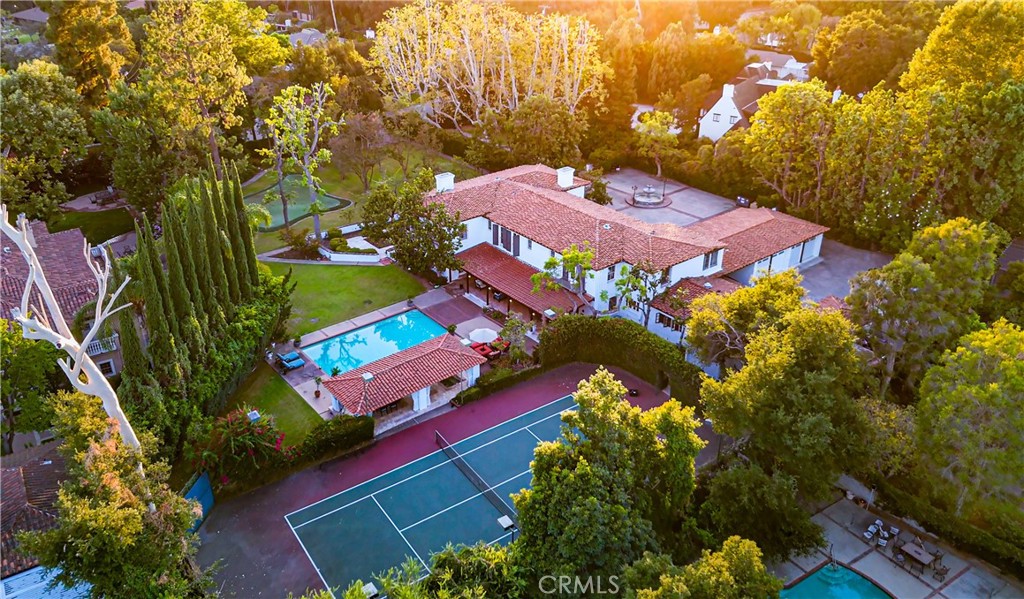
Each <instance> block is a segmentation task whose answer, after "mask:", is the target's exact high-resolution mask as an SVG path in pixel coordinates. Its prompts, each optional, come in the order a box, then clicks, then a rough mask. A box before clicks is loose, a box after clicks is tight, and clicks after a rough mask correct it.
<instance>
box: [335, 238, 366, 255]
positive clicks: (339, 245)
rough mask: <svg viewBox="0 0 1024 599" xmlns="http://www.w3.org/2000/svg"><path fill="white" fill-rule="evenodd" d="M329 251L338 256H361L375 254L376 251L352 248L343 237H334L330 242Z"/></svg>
mask: <svg viewBox="0 0 1024 599" xmlns="http://www.w3.org/2000/svg"><path fill="white" fill-rule="evenodd" d="M330 246H331V251H332V252H337V253H340V254H361V255H370V254H374V255H376V254H377V250H375V249H373V248H354V247H352V246H350V245H349V244H348V240H347V239H345V238H344V237H334V238H331V241H330Z"/></svg>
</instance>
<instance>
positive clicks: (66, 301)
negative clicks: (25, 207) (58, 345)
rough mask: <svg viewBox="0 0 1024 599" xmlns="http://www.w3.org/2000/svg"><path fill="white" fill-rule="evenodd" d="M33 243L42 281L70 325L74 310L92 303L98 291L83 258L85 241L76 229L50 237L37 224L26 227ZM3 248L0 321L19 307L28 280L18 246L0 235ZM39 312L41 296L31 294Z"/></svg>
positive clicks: (44, 225) (53, 234) (33, 223)
mask: <svg viewBox="0 0 1024 599" xmlns="http://www.w3.org/2000/svg"><path fill="white" fill-rule="evenodd" d="M29 226H30V227H31V228H32V234H33V235H34V236H35V240H36V248H35V249H36V255H37V256H38V257H39V263H40V264H41V265H42V266H43V272H44V273H45V274H46V280H47V281H48V282H49V283H50V288H51V289H52V290H53V295H54V298H55V299H56V300H57V305H58V306H59V307H60V310H61V312H63V314H64V318H65V319H67V321H68V322H69V323H70V322H71V321H72V320H73V319H74V317H75V314H76V313H78V310H80V309H81V308H82V306H84V305H85V304H87V303H89V302H91V301H93V300H94V299H96V293H97V291H98V287H97V285H96V278H95V276H94V275H93V274H92V271H91V270H89V263H88V262H87V261H86V257H85V254H84V249H85V237H84V236H83V235H82V232H81V231H79V230H78V229H69V230H67V231H61V232H59V233H50V232H49V231H48V230H47V228H46V224H45V223H43V222H40V221H32V222H31V223H29ZM0 243H2V245H3V248H4V249H6V248H10V252H9V253H8V252H6V251H4V252H3V254H2V255H0V274H2V276H0V279H2V280H0V308H2V311H3V313H2V314H0V317H3V318H8V319H9V318H10V317H11V310H12V309H13V308H18V307H20V306H21V295H22V292H24V290H25V281H26V280H27V279H28V264H27V263H26V262H25V259H24V257H23V256H22V255H21V251H20V250H18V246H16V245H14V242H12V241H11V240H10V239H7V237H6V236H5V235H2V234H0ZM31 305H33V306H37V307H39V308H43V300H42V296H40V295H39V292H38V290H34V291H33V293H32V304H31Z"/></svg>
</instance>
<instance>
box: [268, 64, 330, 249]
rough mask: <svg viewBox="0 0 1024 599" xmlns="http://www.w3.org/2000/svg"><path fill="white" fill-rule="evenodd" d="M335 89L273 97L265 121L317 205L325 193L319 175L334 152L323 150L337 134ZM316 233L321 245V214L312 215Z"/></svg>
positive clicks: (296, 89) (320, 86)
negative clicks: (332, 109)
mask: <svg viewBox="0 0 1024 599" xmlns="http://www.w3.org/2000/svg"><path fill="white" fill-rule="evenodd" d="M333 96H334V90H333V89H331V86H330V85H328V84H326V83H316V84H314V85H313V87H312V88H310V89H306V88H304V87H301V86H298V85H293V86H291V87H289V88H287V89H285V90H284V91H282V92H281V93H280V94H278V95H277V97H275V98H274V105H273V106H272V107H271V108H270V114H269V115H268V116H267V118H266V119H265V121H266V123H267V126H269V127H270V128H271V129H272V130H273V132H274V144H275V145H277V146H279V147H280V152H281V155H282V156H283V157H284V161H285V166H286V168H291V169H296V170H300V171H301V172H302V185H303V187H305V188H306V190H307V192H308V193H309V203H310V204H315V203H316V202H317V197H318V196H319V194H320V193H321V192H322V191H323V188H322V186H321V184H320V178H319V177H318V176H317V175H316V172H317V169H318V168H319V167H320V165H321V164H324V163H325V162H328V161H330V159H331V151H330V150H329V149H327V148H326V147H324V146H325V145H326V143H327V138H328V137H329V136H330V135H333V134H336V133H337V132H338V125H339V124H340V121H339V120H338V119H335V118H333V117H332V116H331V115H330V113H329V110H328V101H329V100H330V99H331V98H332V97H333ZM313 230H314V234H315V235H316V240H317V242H318V243H319V242H320V240H321V239H322V236H321V233H320V215H319V214H316V213H315V212H314V213H313Z"/></svg>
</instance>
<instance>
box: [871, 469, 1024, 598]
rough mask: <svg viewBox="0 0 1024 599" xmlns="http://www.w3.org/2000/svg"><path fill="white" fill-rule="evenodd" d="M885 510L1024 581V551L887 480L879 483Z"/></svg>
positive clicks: (876, 485) (877, 484)
mask: <svg viewBox="0 0 1024 599" xmlns="http://www.w3.org/2000/svg"><path fill="white" fill-rule="evenodd" d="M875 488H876V489H877V490H878V491H879V493H880V494H881V497H882V500H883V501H882V504H883V505H884V507H885V508H886V509H887V510H889V511H890V512H893V513H895V514H897V515H903V516H906V517H908V518H912V519H913V520H916V521H917V522H919V523H920V524H921V526H923V527H925V528H927V529H928V530H929V531H931V532H933V533H935V534H936V535H938V536H940V537H942V539H943V540H945V541H948V542H950V543H951V544H952V545H953V546H954V547H956V548H958V549H961V550H963V551H965V552H967V553H971V554H973V555H975V556H977V557H980V558H981V559H983V560H985V561H987V562H988V563H990V564H992V565H993V566H996V567H997V568H1000V569H1001V570H1004V571H1006V572H1010V573H1012V574H1013V575H1014V576H1017V577H1018V578H1024V549H1022V548H1021V547H1017V546H1016V545H1012V544H1010V543H1007V542H1006V541H1003V540H1002V539H999V538H997V537H995V536H994V535H992V534H991V533H988V532H986V531H984V530H982V529H980V528H978V527H976V526H974V525H972V524H970V523H968V522H966V521H964V520H962V519H960V518H958V517H956V515H954V514H951V513H949V512H947V511H945V510H940V509H938V508H936V507H934V506H933V505H931V504H930V503H928V502H927V501H924V500H922V499H919V498H917V497H914V496H913V495H910V494H909V493H906V492H904V491H902V490H900V489H898V488H896V487H895V486H893V485H892V484H890V483H888V482H887V481H885V480H884V479H878V480H876V481H875Z"/></svg>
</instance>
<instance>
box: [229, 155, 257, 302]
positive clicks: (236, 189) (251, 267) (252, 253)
mask: <svg viewBox="0 0 1024 599" xmlns="http://www.w3.org/2000/svg"><path fill="white" fill-rule="evenodd" d="M231 172H232V174H233V175H234V176H233V177H232V186H233V193H232V194H231V197H232V198H233V199H234V202H235V213H236V214H238V228H239V233H240V234H241V236H242V249H243V250H245V262H246V264H247V266H248V271H249V281H250V282H251V284H252V289H253V290H255V289H257V288H258V287H259V284H260V271H259V267H258V266H257V265H256V245H255V244H254V243H253V239H252V229H251V228H249V219H248V218H246V216H245V203H244V201H243V199H242V181H241V180H240V179H239V178H238V169H237V168H235V165H234V164H232V165H231Z"/></svg>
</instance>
